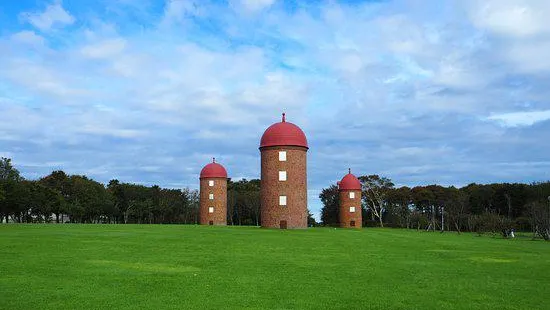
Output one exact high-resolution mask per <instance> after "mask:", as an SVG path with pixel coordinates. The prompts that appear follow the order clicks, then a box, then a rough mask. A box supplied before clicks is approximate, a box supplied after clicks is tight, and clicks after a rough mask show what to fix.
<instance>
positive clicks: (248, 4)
mask: <svg viewBox="0 0 550 310" xmlns="http://www.w3.org/2000/svg"><path fill="white" fill-rule="evenodd" d="M275 1H276V0H232V1H231V5H232V6H233V7H234V8H236V9H238V10H244V11H245V12H248V13H254V12H258V11H261V10H264V9H267V8H269V7H271V6H272V5H273V4H274V3H275Z"/></svg>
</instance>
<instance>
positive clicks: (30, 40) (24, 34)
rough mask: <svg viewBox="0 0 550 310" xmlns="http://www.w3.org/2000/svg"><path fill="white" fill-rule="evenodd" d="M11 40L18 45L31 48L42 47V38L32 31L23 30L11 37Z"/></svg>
mask: <svg viewBox="0 0 550 310" xmlns="http://www.w3.org/2000/svg"><path fill="white" fill-rule="evenodd" d="M11 40H12V41H14V42H18V43H23V44H28V45H31V46H42V45H44V42H45V41H44V38H43V37H42V36H40V35H38V34H36V32H34V31H30V30H24V31H20V32H17V33H15V34H13V35H12V36H11Z"/></svg>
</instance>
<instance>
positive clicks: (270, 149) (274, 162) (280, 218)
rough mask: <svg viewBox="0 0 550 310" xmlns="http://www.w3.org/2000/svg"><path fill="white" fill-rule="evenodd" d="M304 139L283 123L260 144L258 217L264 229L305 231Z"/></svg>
mask: <svg viewBox="0 0 550 310" xmlns="http://www.w3.org/2000/svg"><path fill="white" fill-rule="evenodd" d="M307 151H308V144H307V139H306V135H305V134H304V132H303V131H302V130H301V129H300V127H298V126H296V125H294V124H292V123H289V122H287V121H286V119H285V114H284V113H283V119H282V121H281V122H280V123H275V124H273V125H271V126H270V127H269V128H267V129H266V130H265V132H264V134H263V136H262V139H261V141H260V153H261V161H262V175H261V217H262V223H261V225H262V227H265V228H281V229H286V228H307Z"/></svg>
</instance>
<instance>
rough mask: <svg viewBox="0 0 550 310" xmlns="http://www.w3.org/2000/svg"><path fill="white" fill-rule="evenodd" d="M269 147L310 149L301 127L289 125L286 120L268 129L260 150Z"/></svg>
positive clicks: (261, 141)
mask: <svg viewBox="0 0 550 310" xmlns="http://www.w3.org/2000/svg"><path fill="white" fill-rule="evenodd" d="M267 146H301V147H305V148H309V147H308V145H307V139H306V135H305V134H304V132H303V131H302V129H300V127H298V126H296V125H294V124H292V123H289V122H287V121H286V119H285V113H283V120H282V121H281V122H280V123H275V124H273V125H271V126H269V128H267V129H266V130H265V132H264V134H263V136H262V139H261V140H260V148H262V147H267Z"/></svg>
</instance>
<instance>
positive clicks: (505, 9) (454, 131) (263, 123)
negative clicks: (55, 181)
mask: <svg viewBox="0 0 550 310" xmlns="http://www.w3.org/2000/svg"><path fill="white" fill-rule="evenodd" d="M548 18H550V2H547V1H536V0H535V1H526V0H515V1H509V0H498V1H497V0H489V1H440V0H432V1H430V0H425V1H420V0H418V1H415V0H413V1H410V0H409V1H405V0H395V1H281V0H255V1H254V0H234V1H233V0H228V1H205V0H201V1H192V0H93V1H92V0H86V1H82V0H64V1H59V0H50V1H39V0H22V1H7V0H3V1H0V156H7V157H10V158H12V159H13V160H14V163H15V164H16V166H17V167H18V168H19V169H20V170H21V171H22V172H23V174H24V176H25V177H27V178H31V179H33V178H37V177H39V176H43V175H46V174H48V173H49V172H51V171H52V170H54V169H63V170H65V171H66V172H68V173H71V174H86V175H88V176H90V177H92V178H94V179H96V180H99V181H102V182H108V181H109V180H110V179H112V178H117V179H119V180H121V181H124V182H135V183H141V184H147V185H152V184H158V185H161V186H164V187H173V188H181V187H191V188H197V187H198V173H199V172H200V169H201V168H202V166H203V165H204V164H206V163H208V162H209V160H210V158H211V157H216V158H218V161H219V162H221V163H222V164H224V165H225V166H226V167H227V169H228V172H229V174H230V176H231V177H232V178H234V179H239V178H248V179H250V178H258V177H259V174H260V161H259V151H258V144H259V140H260V137H261V135H262V133H263V131H264V130H265V128H267V127H268V126H269V125H271V124H272V123H274V122H276V121H279V120H280V113H281V112H283V111H285V112H286V113H287V116H288V120H289V121H291V122H293V123H296V124H298V125H299V126H301V127H302V128H303V130H304V131H305V132H306V135H307V136H308V140H309V143H310V151H309V155H308V159H309V162H308V165H309V166H308V168H309V173H308V179H309V185H308V186H309V197H310V199H309V205H310V209H312V210H313V211H314V212H318V211H319V209H320V203H319V201H318V198H317V196H318V194H319V191H320V190H321V189H322V188H323V187H327V186H328V185H330V184H331V183H334V182H336V181H337V180H338V179H340V178H341V177H342V176H343V175H344V174H345V173H346V172H347V168H348V167H351V168H352V170H353V172H354V173H356V174H358V175H363V174H374V173H376V174H380V175H384V176H387V177H389V178H391V179H392V180H393V181H394V182H395V183H396V184H398V185H409V186H414V185H423V184H433V183H438V184H442V185H457V186H462V185H465V184H468V183H470V182H482V183H488V182H532V181H541V180H548V179H550V173H549V171H550V159H549V157H548V154H550V143H548V140H550V139H549V133H550V121H549V120H550V88H549V87H548V85H549V82H550V57H548V55H550V27H549V26H548V23H547V20H548Z"/></svg>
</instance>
